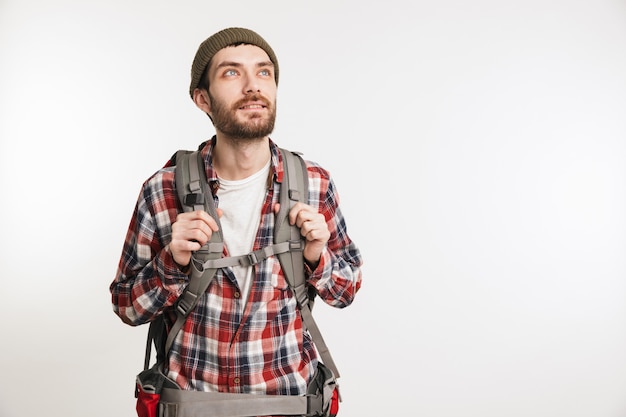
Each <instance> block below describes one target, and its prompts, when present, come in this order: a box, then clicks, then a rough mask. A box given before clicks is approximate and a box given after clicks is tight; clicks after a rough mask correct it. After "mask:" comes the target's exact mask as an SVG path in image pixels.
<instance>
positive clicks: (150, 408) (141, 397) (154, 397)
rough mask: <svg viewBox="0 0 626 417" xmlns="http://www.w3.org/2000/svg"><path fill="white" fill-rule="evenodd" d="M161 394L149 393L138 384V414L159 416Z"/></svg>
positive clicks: (152, 416)
mask: <svg viewBox="0 0 626 417" xmlns="http://www.w3.org/2000/svg"><path fill="white" fill-rule="evenodd" d="M160 398H161V395H160V394H149V393H147V392H145V391H144V390H143V389H142V388H141V385H139V384H137V416H138V417H157V409H158V406H159V399H160Z"/></svg>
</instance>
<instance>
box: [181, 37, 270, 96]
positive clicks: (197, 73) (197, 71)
mask: <svg viewBox="0 0 626 417" xmlns="http://www.w3.org/2000/svg"><path fill="white" fill-rule="evenodd" d="M242 43H243V44H250V45H255V46H258V47H259V48H261V49H263V50H264V51H265V52H266V53H267V55H268V56H269V57H270V60H271V61H272V63H273V64H274V79H275V80H276V84H278V60H277V59H276V55H275V54H274V51H273V50H272V48H271V47H270V46H269V44H268V43H267V42H265V39H263V38H262V37H261V36H260V35H259V34H258V33H256V32H254V31H252V30H250V29H244V28H236V27H235V28H227V29H223V30H221V31H219V32H217V33H215V34H214V35H212V36H210V37H209V38H208V39H206V40H205V41H204V42H202V43H201V44H200V47H198V52H196V56H195V58H194V59H193V64H192V65H191V85H190V86H189V95H190V96H191V98H192V99H193V90H195V89H196V88H197V87H198V84H200V80H201V78H202V75H203V74H204V71H205V70H206V67H207V65H209V62H210V61H211V58H213V55H215V54H216V53H217V51H219V50H220V49H223V48H226V47H227V46H230V45H237V44H242Z"/></svg>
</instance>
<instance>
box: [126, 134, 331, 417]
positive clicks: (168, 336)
mask: <svg viewBox="0 0 626 417" xmlns="http://www.w3.org/2000/svg"><path fill="white" fill-rule="evenodd" d="M205 144H206V142H205V143H203V144H202V145H200V147H199V148H198V150H196V151H189V150H179V151H178V152H176V154H175V155H174V156H173V157H172V159H171V163H172V164H175V180H176V189H177V192H178V197H179V200H180V202H181V205H182V206H183V209H184V211H194V210H206V211H207V212H208V213H209V214H210V215H211V216H212V217H213V218H214V219H215V220H216V221H217V222H218V225H219V218H218V216H217V211H216V207H215V204H214V201H213V194H212V193H211V190H210V189H209V184H208V182H207V181H206V176H205V170H204V160H203V158H202V155H201V150H202V148H203V146H204V145H205ZM279 150H280V152H281V155H282V158H283V165H284V169H285V175H284V179H283V184H282V185H281V192H280V197H279V198H280V200H279V201H280V210H279V212H278V214H277V216H276V220H275V225H274V244H273V245H270V246H266V247H263V248H261V249H259V250H256V251H253V252H250V253H248V254H246V255H240V256H230V257H225V258H224V257H222V252H223V249H224V243H223V236H222V229H221V227H220V228H219V230H218V231H217V232H215V233H213V234H212V236H211V239H210V241H209V242H207V244H205V245H204V246H203V247H202V248H201V249H200V250H198V251H196V252H194V254H193V255H192V259H191V262H190V268H191V269H190V280H189V284H188V285H187V287H186V288H185V290H184V292H183V293H182V294H181V296H180V297H179V299H178V300H177V302H176V306H175V310H176V317H177V319H176V321H175V322H174V324H173V325H172V327H171V329H170V330H169V332H168V331H167V330H166V325H165V321H164V318H163V315H160V316H158V317H157V318H156V319H155V320H153V321H152V322H150V327H149V330H148V337H147V343H146V353H145V359H144V370H143V371H142V372H140V373H139V374H138V375H137V380H136V386H135V397H137V414H138V416H139V417H187V416H198V417H200V416H204V415H206V416H207V417H208V416H211V417H245V416H250V415H270V414H282V415H306V416H329V417H334V416H336V415H337V412H338V407H339V402H340V401H341V397H340V395H339V385H338V384H337V378H339V372H338V370H337V367H336V365H335V363H334V361H333V359H332V357H331V355H330V352H329V350H328V347H327V346H326V343H325V342H324V339H323V337H322V334H321V333H320V331H319V328H318V327H317V324H316V323H315V320H314V319H313V315H312V314H311V309H312V307H313V301H314V298H315V290H314V289H313V288H311V287H309V286H308V284H307V283H306V281H305V277H304V257H303V255H302V251H303V249H304V239H303V238H302V236H301V235H300V230H299V228H298V227H297V226H295V225H294V226H292V225H290V224H289V220H288V213H289V209H290V208H291V207H292V206H293V205H294V204H295V203H296V202H298V201H305V202H306V199H307V198H308V175H307V169H306V164H305V162H304V160H303V159H302V157H301V156H300V155H299V154H298V153H295V152H291V151H288V150H285V149H282V148H279ZM274 255H275V256H277V257H278V259H279V262H280V264H281V267H282V269H283V272H284V274H285V277H286V279H287V281H288V283H289V285H290V287H291V288H292V290H293V292H294V295H295V297H296V301H297V305H298V308H299V309H300V314H301V317H302V321H303V324H304V326H305V328H306V330H308V332H309V333H310V335H311V337H312V338H313V342H314V343H315V346H316V349H317V351H318V353H319V355H320V357H321V361H318V368H317V370H316V373H315V376H314V378H313V380H312V381H311V383H310V384H309V387H308V392H307V395H305V396H287V395H255V394H232V393H214V392H211V393H207V392H198V391H188V390H181V389H180V387H178V385H177V384H176V383H175V382H174V381H172V380H170V379H169V378H167V376H166V375H165V374H164V373H163V363H164V362H165V361H166V360H167V352H168V351H169V349H170V347H171V345H172V343H173V341H174V338H175V337H176V334H177V333H178V332H179V331H180V329H181V328H182V327H183V325H184V323H185V320H186V318H187V315H188V314H189V313H190V312H191V311H192V310H193V308H194V307H195V305H196V303H197V301H198V299H199V297H200V296H201V295H202V294H203V293H204V292H205V291H206V289H207V287H208V286H209V284H210V282H211V280H212V278H213V276H214V275H215V272H216V270H217V269H219V268H223V267H227V266H234V265H245V266H248V265H253V264H256V263H259V262H261V261H263V260H264V259H266V258H268V257H269V256H274ZM153 344H154V346H155V350H156V363H155V364H154V365H153V366H152V367H150V358H151V353H152V345H153ZM203 412H204V413H205V414H202V413H203Z"/></svg>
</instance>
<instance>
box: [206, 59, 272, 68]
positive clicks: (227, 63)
mask: <svg viewBox="0 0 626 417" xmlns="http://www.w3.org/2000/svg"><path fill="white" fill-rule="evenodd" d="M242 66H243V64H242V63H240V62H236V61H224V62H220V63H219V64H217V66H216V67H215V69H220V68H225V67H235V68H240V67H242ZM256 66H257V68H262V67H274V63H273V62H272V61H261V62H258V63H257V64H256Z"/></svg>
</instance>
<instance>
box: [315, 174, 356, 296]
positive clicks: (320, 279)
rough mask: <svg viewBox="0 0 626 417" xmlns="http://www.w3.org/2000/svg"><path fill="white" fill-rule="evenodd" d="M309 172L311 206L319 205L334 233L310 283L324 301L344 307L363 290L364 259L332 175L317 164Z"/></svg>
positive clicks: (331, 232)
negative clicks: (352, 234)
mask: <svg viewBox="0 0 626 417" xmlns="http://www.w3.org/2000/svg"><path fill="white" fill-rule="evenodd" d="M308 170H309V187H310V188H309V198H310V203H312V204H318V209H319V211H320V212H321V213H322V214H323V215H324V217H325V219H326V223H327V225H328V229H329V231H330V239H329V240H328V243H327V244H326V248H325V249H324V250H323V251H322V256H321V258H320V262H319V264H318V265H317V267H316V268H315V270H313V271H307V272H309V274H308V282H309V283H310V284H312V285H313V286H314V287H315V288H316V290H317V293H318V295H319V297H320V298H321V299H322V300H324V302H326V303H327V304H329V305H331V306H333V307H338V308H343V307H346V306H348V305H350V304H352V301H353V300H354V296H355V295H356V293H357V291H358V290H359V288H360V287H361V280H362V273H361V266H362V264H363V259H362V256H361V252H360V250H359V248H358V247H357V245H356V244H355V243H354V242H353V241H352V240H351V239H350V237H349V235H348V229H347V225H346V221H345V219H344V217H343V214H342V212H341V209H340V207H339V194H338V193H337V189H336V186H335V184H334V182H333V180H332V178H331V177H330V174H329V173H328V172H327V171H326V170H324V169H322V168H321V167H319V166H318V165H316V164H310V165H309V168H308Z"/></svg>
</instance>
